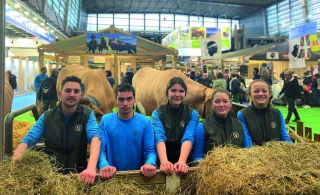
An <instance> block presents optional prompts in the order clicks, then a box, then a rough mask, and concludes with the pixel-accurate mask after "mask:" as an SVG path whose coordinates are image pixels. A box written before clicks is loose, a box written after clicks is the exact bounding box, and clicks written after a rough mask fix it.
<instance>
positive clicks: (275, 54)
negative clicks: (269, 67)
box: [267, 52, 279, 60]
mask: <svg viewBox="0 0 320 195" xmlns="http://www.w3.org/2000/svg"><path fill="white" fill-rule="evenodd" d="M267 59H270V60H278V59H279V52H267Z"/></svg>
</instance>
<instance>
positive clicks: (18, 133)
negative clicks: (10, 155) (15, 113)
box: [12, 120, 33, 149]
mask: <svg viewBox="0 0 320 195" xmlns="http://www.w3.org/2000/svg"><path fill="white" fill-rule="evenodd" d="M32 126H33V124H31V123H28V122H24V121H17V120H14V121H13V128H12V135H13V142H12V145H13V146H12V147H13V149H16V148H17V147H18V145H19V143H20V141H21V140H22V138H24V136H25V135H26V134H27V133H28V131H29V130H30V129H31V127H32Z"/></svg>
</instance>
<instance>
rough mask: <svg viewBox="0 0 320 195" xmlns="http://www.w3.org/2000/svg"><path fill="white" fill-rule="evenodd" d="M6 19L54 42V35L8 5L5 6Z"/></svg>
mask: <svg viewBox="0 0 320 195" xmlns="http://www.w3.org/2000/svg"><path fill="white" fill-rule="evenodd" d="M6 21H7V22H9V23H11V24H13V25H15V26H17V27H18V28H21V29H23V30H25V31H27V32H28V33H30V34H33V35H34V36H37V37H39V38H41V39H43V40H46V41H48V42H50V43H53V42H56V38H55V36H53V35H52V34H50V33H49V32H47V31H46V30H44V29H43V28H41V27H40V26H38V25H36V24H35V23H33V22H32V21H30V20H29V19H27V18H25V17H24V16H23V15H22V14H20V13H19V12H16V11H14V9H13V8H11V7H9V6H6Z"/></svg>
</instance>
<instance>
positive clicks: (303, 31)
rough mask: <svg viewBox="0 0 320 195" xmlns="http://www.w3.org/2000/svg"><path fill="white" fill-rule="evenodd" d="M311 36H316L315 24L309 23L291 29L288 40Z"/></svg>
mask: <svg viewBox="0 0 320 195" xmlns="http://www.w3.org/2000/svg"><path fill="white" fill-rule="evenodd" d="M311 34H317V22H309V23H306V24H303V25H300V26H297V27H295V28H291V29H290V31H289V39H295V38H298V37H302V36H306V35H311Z"/></svg>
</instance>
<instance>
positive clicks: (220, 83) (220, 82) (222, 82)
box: [212, 79, 227, 89]
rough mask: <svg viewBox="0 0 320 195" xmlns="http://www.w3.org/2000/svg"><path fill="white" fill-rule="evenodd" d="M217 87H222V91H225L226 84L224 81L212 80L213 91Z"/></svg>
mask: <svg viewBox="0 0 320 195" xmlns="http://www.w3.org/2000/svg"><path fill="white" fill-rule="evenodd" d="M217 87H222V88H223V89H227V82H226V80H224V79H217V80H214V82H213V86H212V88H213V89H215V88H217Z"/></svg>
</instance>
